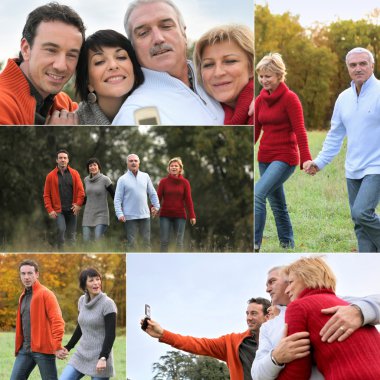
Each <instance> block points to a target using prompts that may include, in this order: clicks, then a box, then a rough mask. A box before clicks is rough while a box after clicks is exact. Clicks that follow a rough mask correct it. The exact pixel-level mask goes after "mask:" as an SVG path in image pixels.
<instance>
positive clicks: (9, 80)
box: [0, 59, 78, 125]
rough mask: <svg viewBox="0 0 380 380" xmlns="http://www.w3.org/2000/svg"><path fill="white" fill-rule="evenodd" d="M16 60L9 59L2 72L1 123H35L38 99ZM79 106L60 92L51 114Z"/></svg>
mask: <svg viewBox="0 0 380 380" xmlns="http://www.w3.org/2000/svg"><path fill="white" fill-rule="evenodd" d="M16 62H17V60H16V59H9V60H8V63H7V66H6V67H5V69H4V70H3V71H2V72H1V73H0V125H33V124H34V116H35V112H36V99H35V98H34V97H33V96H32V95H31V94H30V87H29V83H28V81H27V80H26V78H25V76H24V74H23V73H22V71H21V69H20V67H19V66H18V65H17V63H16ZM77 108H78V104H77V103H75V102H73V101H72V100H71V99H70V97H69V96H68V95H67V94H65V93H64V92H60V93H58V94H57V95H56V96H55V97H54V103H53V105H52V107H51V109H50V114H51V113H52V112H53V111H54V110H62V109H66V110H68V111H69V112H72V111H75V110H76V109H77Z"/></svg>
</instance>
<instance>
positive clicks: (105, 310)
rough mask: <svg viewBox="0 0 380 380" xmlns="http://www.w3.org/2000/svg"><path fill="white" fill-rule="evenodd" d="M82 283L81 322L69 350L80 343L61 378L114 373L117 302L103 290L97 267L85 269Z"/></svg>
mask: <svg viewBox="0 0 380 380" xmlns="http://www.w3.org/2000/svg"><path fill="white" fill-rule="evenodd" d="M79 286H80V288H81V289H82V290H83V291H84V293H85V294H84V295H82V296H81V297H80V298H79V301H78V310H79V314H78V324H77V327H76V329H75V331H74V334H73V336H72V337H71V339H70V341H69V342H68V343H67V344H66V346H65V349H66V353H67V354H68V352H69V351H70V350H71V349H72V348H74V346H75V345H76V344H77V343H78V341H79V344H78V347H77V350H76V351H75V353H74V354H73V355H72V356H71V358H70V360H69V363H68V364H67V365H66V367H65V369H64V370H63V372H62V375H61V376H60V378H59V379H60V380H78V379H81V378H82V377H83V376H85V375H88V376H91V379H92V380H98V379H103V380H104V379H109V378H110V377H112V376H114V368H113V355H112V346H113V343H114V341H115V337H116V313H117V308H116V304H115V302H114V301H113V300H112V299H111V298H109V297H108V296H107V295H106V294H105V293H103V292H102V276H101V275H100V273H99V272H98V271H97V270H96V269H94V268H88V269H85V270H83V271H82V272H81V273H80V275H79Z"/></svg>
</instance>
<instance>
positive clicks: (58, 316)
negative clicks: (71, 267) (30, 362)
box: [15, 280, 65, 355]
mask: <svg viewBox="0 0 380 380" xmlns="http://www.w3.org/2000/svg"><path fill="white" fill-rule="evenodd" d="M24 294H25V290H24V292H23V293H22V294H21V296H20V299H19V303H18V310H17V319H16V346H15V353H16V355H17V353H18V352H19V351H20V349H21V347H22V343H23V341H24V337H23V335H22V322H21V300H22V298H23V297H24ZM30 326H31V331H30V333H31V349H32V351H33V352H40V353H43V354H54V352H55V351H57V350H59V349H61V348H62V345H61V343H62V338H63V334H64V331H65V322H64V320H63V318H62V313H61V309H60V308H59V305H58V301H57V298H56V297H55V295H54V293H53V292H52V291H51V290H49V289H48V288H46V287H45V286H43V285H41V284H40V282H39V281H38V280H37V281H36V282H35V283H34V284H33V286H32V301H31V303H30Z"/></svg>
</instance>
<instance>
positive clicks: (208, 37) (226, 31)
mask: <svg viewBox="0 0 380 380" xmlns="http://www.w3.org/2000/svg"><path fill="white" fill-rule="evenodd" d="M225 41H227V42H235V43H236V44H237V45H238V46H239V47H240V48H241V49H242V50H243V51H244V53H245V54H246V55H247V57H248V65H249V66H248V69H249V71H250V73H252V75H253V59H254V48H253V44H254V42H253V41H254V38H253V32H252V30H251V29H250V28H248V26H245V25H240V24H231V25H222V26H217V27H215V28H212V29H210V30H209V31H208V32H206V33H205V34H203V35H202V36H201V37H200V38H199V40H198V41H197V42H196V44H195V47H194V53H193V61H194V65H195V68H196V70H197V78H198V82H199V83H202V75H201V66H202V56H203V51H204V49H205V47H207V46H209V45H215V44H218V43H221V42H225Z"/></svg>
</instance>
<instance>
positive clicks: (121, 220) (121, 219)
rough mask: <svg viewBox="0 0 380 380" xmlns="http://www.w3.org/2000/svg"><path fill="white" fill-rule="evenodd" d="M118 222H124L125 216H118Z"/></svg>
mask: <svg viewBox="0 0 380 380" xmlns="http://www.w3.org/2000/svg"><path fill="white" fill-rule="evenodd" d="M118 219H119V222H122V223H125V216H124V215H123V216H119V218H118Z"/></svg>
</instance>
